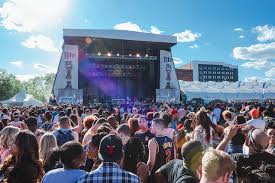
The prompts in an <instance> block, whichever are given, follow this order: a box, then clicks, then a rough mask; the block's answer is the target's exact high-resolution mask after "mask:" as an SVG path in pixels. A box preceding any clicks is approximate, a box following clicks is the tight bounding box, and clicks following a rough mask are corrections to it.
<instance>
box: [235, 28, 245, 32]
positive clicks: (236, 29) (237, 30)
mask: <svg viewBox="0 0 275 183" xmlns="http://www.w3.org/2000/svg"><path fill="white" fill-rule="evenodd" d="M233 30H234V31H235V32H243V28H241V27H236V28H234V29H233Z"/></svg>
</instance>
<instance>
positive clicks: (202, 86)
mask: <svg viewBox="0 0 275 183" xmlns="http://www.w3.org/2000/svg"><path fill="white" fill-rule="evenodd" d="M179 84H180V89H181V91H182V92H183V93H184V94H185V95H186V99H187V101H190V100H192V99H193V98H201V99H203V100H205V101H212V100H215V99H220V100H265V99H275V83H270V82H256V81H255V82H241V81H237V82H232V83H230V82H228V81H223V82H213V81H209V82H199V81H193V82H190V81H181V80H179Z"/></svg>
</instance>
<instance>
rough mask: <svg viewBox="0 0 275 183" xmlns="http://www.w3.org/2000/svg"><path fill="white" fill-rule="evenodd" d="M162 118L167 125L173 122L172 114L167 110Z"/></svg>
mask: <svg viewBox="0 0 275 183" xmlns="http://www.w3.org/2000/svg"><path fill="white" fill-rule="evenodd" d="M162 119H163V120H164V125H165V127H168V126H169V124H170V123H171V115H170V114H168V113H167V112H165V113H164V114H163V115H162Z"/></svg>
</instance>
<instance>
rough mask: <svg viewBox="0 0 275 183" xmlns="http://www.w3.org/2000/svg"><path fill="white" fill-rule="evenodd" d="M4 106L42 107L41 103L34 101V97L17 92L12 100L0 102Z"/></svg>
mask: <svg viewBox="0 0 275 183" xmlns="http://www.w3.org/2000/svg"><path fill="white" fill-rule="evenodd" d="M0 103H1V104H5V105H16V106H43V103H42V102H40V101H39V100H36V99H34V97H33V96H32V95H30V94H27V92H19V93H18V94H16V95H15V96H13V97H12V98H10V99H8V100H3V101H1V102H0Z"/></svg>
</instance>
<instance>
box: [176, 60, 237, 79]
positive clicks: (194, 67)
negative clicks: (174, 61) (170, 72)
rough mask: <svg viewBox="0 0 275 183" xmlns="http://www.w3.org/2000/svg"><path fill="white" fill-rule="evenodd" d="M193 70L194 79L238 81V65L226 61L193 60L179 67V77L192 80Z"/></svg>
mask: <svg viewBox="0 0 275 183" xmlns="http://www.w3.org/2000/svg"><path fill="white" fill-rule="evenodd" d="M191 71H192V80H193V81H200V82H207V81H214V82H222V81H229V82H236V81H238V66H237V65H232V64H227V63H224V62H209V61H191V62H190V63H188V64H186V65H183V66H182V67H180V68H178V69H177V73H178V75H177V76H178V79H179V80H183V81H190V72H191ZM192 80H191V81H192Z"/></svg>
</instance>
